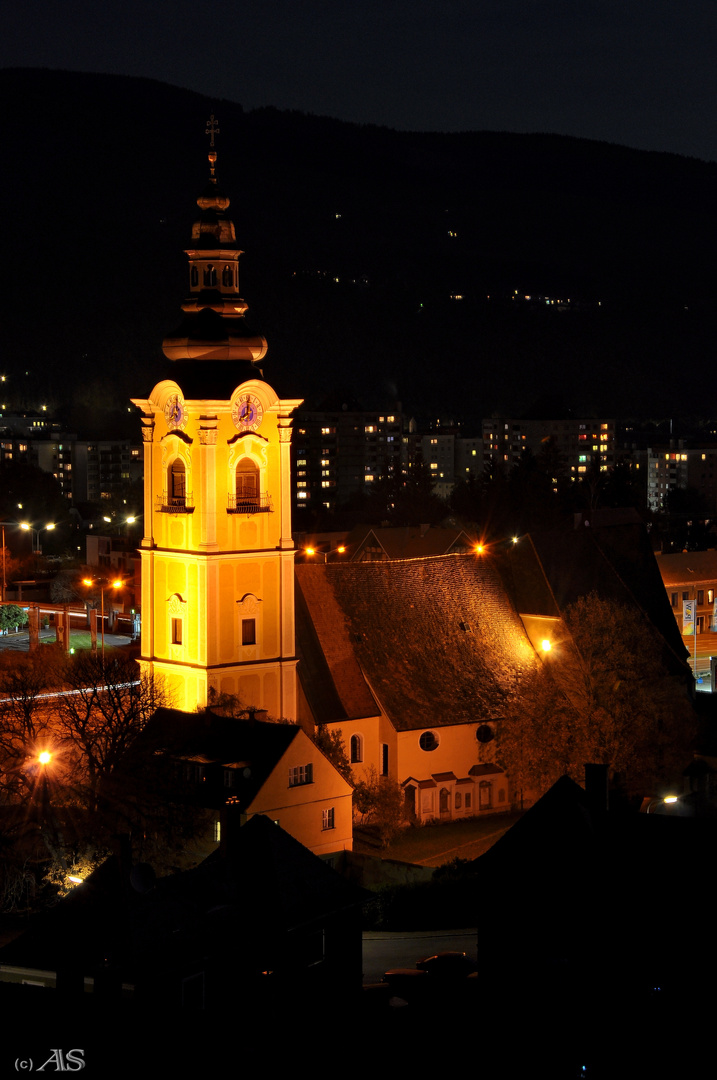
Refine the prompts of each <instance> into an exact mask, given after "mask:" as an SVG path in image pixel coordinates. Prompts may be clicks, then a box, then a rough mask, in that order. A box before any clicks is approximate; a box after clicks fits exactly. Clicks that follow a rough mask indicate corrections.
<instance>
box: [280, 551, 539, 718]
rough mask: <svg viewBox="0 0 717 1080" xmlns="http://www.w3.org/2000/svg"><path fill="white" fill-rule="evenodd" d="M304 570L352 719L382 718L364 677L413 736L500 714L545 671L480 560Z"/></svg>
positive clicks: (303, 581) (311, 609) (311, 606)
mask: <svg viewBox="0 0 717 1080" xmlns="http://www.w3.org/2000/svg"><path fill="white" fill-rule="evenodd" d="M296 572H297V579H298V581H299V584H300V588H301V591H302V593H303V597H304V599H305V601H306V605H307V611H308V613H309V615H310V616H311V619H312V622H313V625H314V627H315V629H316V633H317V637H318V640H319V642H320V644H321V647H322V650H323V652H324V655H325V657H326V661H327V664H328V666H329V668H330V670H331V674H332V676H333V681H334V684H335V685H336V688H337V690H338V692H339V696H340V698H341V701H342V704H343V706H344V708H345V710H346V713H347V715H349V716H358V715H372V714H371V713H369V712H367V711H365V706H366V705H367V704H368V699H369V697H370V695H368V689H367V687H366V685H365V683H363V686H362V685H361V683H360V681H359V678H358V676H359V675H360V673H361V672H365V674H366V677H367V678H368V680H369V682H370V684H371V687H372V689H373V691H374V693H375V694H376V696H377V698H378V700H379V701H380V703H381V705H382V706H383V708H384V709H385V710H386V712H387V714H388V715H389V717H390V718H391V721H392V722H393V724H394V726H395V727H396V728H397V729H398V730H410V729H413V728H420V727H426V726H428V725H430V726H431V727H441V726H445V725H450V724H456V723H467V722H471V721H477V720H480V719H483V718H487V717H492V716H495V715H496V714H499V713H500V711H501V709H502V707H503V704H504V702H505V700H506V698H507V697H508V696H509V695H510V694H512V693H513V691H514V690H515V689H516V684H517V683H519V681H520V679H521V677H522V676H524V675H526V674H528V673H529V672H532V671H533V670H534V669H535V665H536V663H537V660H536V657H535V653H534V651H533V649H532V647H531V645H530V642H529V641H528V638H527V636H526V634H525V630H524V628H523V626H522V623H521V621H520V619H519V617H518V614H517V612H516V611H515V608H514V607H513V606H512V604H511V603H510V600H509V598H508V595H507V593H506V590H505V588H504V586H503V584H502V582H501V580H500V577H499V576H498V574H497V573H496V572H495V570H494V568H493V567H492V566H490V565H489V564H488V563H486V562H485V561H483V560H480V559H478V558H476V557H475V556H474V555H445V556H440V557H435V558H428V559H412V560H401V561H395V562H382V563H352V564H345V565H340V566H339V565H329V566H315V567H314V566H312V567H309V566H301V567H297V570H296ZM462 626H463V627H469V628H470V629H468V630H465V629H462V628H461V627H462ZM302 678H303V676H302ZM354 695H355V696H354ZM367 695H368V696H367ZM373 715H375V711H374V713H373Z"/></svg>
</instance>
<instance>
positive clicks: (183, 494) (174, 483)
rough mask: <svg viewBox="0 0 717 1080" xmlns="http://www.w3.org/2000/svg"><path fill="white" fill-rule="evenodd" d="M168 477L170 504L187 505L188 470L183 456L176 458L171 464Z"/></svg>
mask: <svg viewBox="0 0 717 1080" xmlns="http://www.w3.org/2000/svg"><path fill="white" fill-rule="evenodd" d="M168 479H169V502H170V506H186V503H187V470H186V469H185V467H184V462H183V461H182V459H181V458H175V459H174V461H173V462H172V464H171V465H170V467H169V478H168Z"/></svg>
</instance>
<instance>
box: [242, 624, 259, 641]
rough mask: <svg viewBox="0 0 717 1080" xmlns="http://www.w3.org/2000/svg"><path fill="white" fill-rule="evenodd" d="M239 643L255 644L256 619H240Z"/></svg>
mask: <svg viewBox="0 0 717 1080" xmlns="http://www.w3.org/2000/svg"><path fill="white" fill-rule="evenodd" d="M241 643H242V645H256V619H242V621H241Z"/></svg>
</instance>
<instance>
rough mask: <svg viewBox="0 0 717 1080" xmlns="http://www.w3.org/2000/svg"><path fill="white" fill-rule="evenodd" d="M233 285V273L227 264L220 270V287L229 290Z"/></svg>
mask: <svg viewBox="0 0 717 1080" xmlns="http://www.w3.org/2000/svg"><path fill="white" fill-rule="evenodd" d="M233 284H234V271H233V270H232V268H231V266H229V265H228V264H227V265H226V266H225V267H224V269H223V270H222V285H223V286H224V288H225V289H231V287H232V285H233Z"/></svg>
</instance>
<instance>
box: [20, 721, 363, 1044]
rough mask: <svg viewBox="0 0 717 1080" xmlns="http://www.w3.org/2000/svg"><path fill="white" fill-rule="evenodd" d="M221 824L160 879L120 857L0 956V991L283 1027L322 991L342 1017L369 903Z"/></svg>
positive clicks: (354, 890)
mask: <svg viewBox="0 0 717 1080" xmlns="http://www.w3.org/2000/svg"><path fill="white" fill-rule="evenodd" d="M232 722H233V723H237V721H232ZM276 726H279V725H276ZM294 730H297V729H294ZM236 816H239V815H236ZM227 824H228V826H229V827H228V828H227V829H226V830H225V835H224V838H223V841H222V844H221V846H220V847H218V849H217V850H216V851H215V852H213V853H212V854H211V855H210V856H208V857H207V858H206V859H205V860H203V861H202V862H201V863H200V864H199V865H198V866H196V867H194V868H193V869H190V870H184V871H181V872H179V873H175V874H172V875H170V876H167V877H160V878H157V877H155V875H154V872H153V870H152V868H151V867H149V866H148V865H146V864H139V865H137V864H135V865H132V861H131V858H130V852H129V845H128V844H122V845H120V849H119V850H118V851H117V852H116V853H115V854H113V855H111V856H110V857H109V858H108V859H107V860H106V861H105V862H104V863H103V864H102V865H101V866H100V867H99V868H98V869H97V870H95V872H94V873H93V874H92V875H91V876H90V877H88V879H87V880H86V881H85V882H83V883H82V884H81V885H80V886H79V887H78V888H75V889H73V890H72V891H71V892H70V893H69V894H68V895H67V896H66V897H64V898H63V899H62V900H61V901H60V902H59V903H58V904H57V905H56V906H55V907H54V908H51V909H50V910H49V911H47V912H45V913H44V914H43V915H40V916H38V917H36V918H35V919H34V921H32V922H31V923H30V926H29V928H28V930H27V931H26V932H25V933H24V934H23V935H22V936H20V937H19V938H17V939H16V940H15V941H13V942H11V943H10V944H9V945H6V946H5V948H3V949H2V950H0V981H6V980H8V979H11V980H15V981H17V980H18V979H19V978H23V979H24V980H26V981H27V980H30V981H34V982H35V983H36V984H37V983H40V984H42V985H45V986H46V987H48V989H47V991H46V992H47V993H48V994H53V991H54V995H56V996H55V997H54V1000H55V1002H56V1003H57V1004H58V1005H59V1004H60V1002H61V1001H63V1000H64V1001H65V1002H67V1001H68V999H69V998H72V999H74V1000H75V1001H77V1000H78V999H79V1000H81V999H82V998H83V996H84V994H91V995H92V996H93V999H94V1002H95V1005H96V1012H95V1015H96V1016H102V1015H103V1014H102V1013H101V1012H100V1010H101V1007H102V1004H103V1003H104V1004H105V1006H106V1007H107V1008H108V1009H110V1010H112V1011H113V1012H115V1015H116V1010H117V1008H118V1005H119V998H120V993H121V994H122V997H123V999H124V1000H125V1003H126V1004H127V1005H129V1006H136V1007H139V1010H140V1013H141V1014H144V1013H145V1011H146V1010H148V1009H149V1010H150V1011H151V1012H152V1013H153V1014H154V1015H155V1016H156V1015H157V1013H158V1012H159V1013H161V1014H162V1015H164V1012H165V1010H168V1011H169V1012H171V1013H175V1014H176V1011H177V1010H178V1009H179V1008H180V1007H182V1006H184V1007H185V1008H190V1009H192V1010H197V1009H199V1010H202V1009H204V1010H206V1009H211V1010H212V1011H213V1012H214V1013H217V1012H219V1013H221V1014H222V1015H223V1016H226V1015H229V1014H233V1015H235V1016H236V1015H246V1012H242V1013H241V1014H237V1012H236V1010H237V1009H238V1008H240V1009H243V1010H246V1009H247V1008H250V1007H252V1006H253V1007H254V1008H255V1009H257V1011H258V1010H259V1009H260V1008H264V1007H276V1006H285V1007H286V1008H287V1010H288V1011H287V1014H286V1015H288V1013H289V1012H291V1011H296V1010H297V1008H298V1007H300V1005H301V1003H302V1001H305V1002H306V1004H307V1006H308V1003H309V1002H312V1003H313V1001H314V1000H315V999H314V998H313V995H315V994H317V993H329V992H330V993H331V995H332V1001H334V1002H336V1000H337V998H338V999H339V1000H340V1001H342V1002H343V1003H345V1004H348V1002H349V1000H350V999H353V998H355V997H356V996H357V995H358V994H359V993H360V989H361V971H362V962H361V961H362V943H361V922H360V912H361V905H362V904H363V903H364V902H365V901H366V899H368V894H367V893H365V892H364V891H363V890H362V889H360V888H358V887H356V886H355V885H352V884H350V883H349V882H347V881H346V880H345V879H344V878H343V877H341V876H340V875H339V874H337V873H336V872H335V871H334V870H332V869H331V867H329V866H327V865H326V864H325V862H324V861H323V860H321V859H319V858H316V857H315V855H312V853H311V852H310V851H307V850H306V846H305V845H303V844H300V843H298V842H297V841H296V840H295V839H294V838H292V837H291V836H290V835H289V834H288V833H287V832H286V831H285V830H284V829H283V828H281V827H277V826H276V825H275V824H273V823H272V822H271V821H270V820H269V818H268V817H266V816H265V815H263V814H259V813H257V814H255V815H254V816H253V817H251V819H250V820H249V821H248V822H247V823H246V824H245V825H243V826H242V827H239V828H234V827H233V826H234V825H236V824H238V822H236V820H233V821H232V820H229V821H228V823H227ZM135 1015H136V1014H135ZM282 1015H284V1014H283V1013H282ZM128 1031H129V1032H130V1035H129V1036H128V1037H131V1032H132V1025H128Z"/></svg>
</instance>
